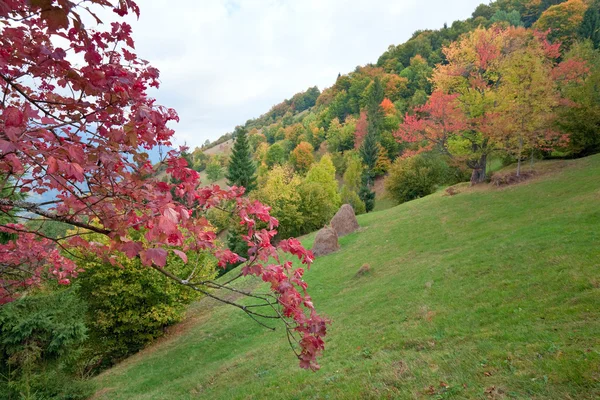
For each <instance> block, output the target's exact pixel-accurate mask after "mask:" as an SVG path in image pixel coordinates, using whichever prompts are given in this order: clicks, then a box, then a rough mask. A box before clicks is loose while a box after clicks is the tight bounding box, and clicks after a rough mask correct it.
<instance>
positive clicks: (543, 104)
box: [489, 34, 566, 176]
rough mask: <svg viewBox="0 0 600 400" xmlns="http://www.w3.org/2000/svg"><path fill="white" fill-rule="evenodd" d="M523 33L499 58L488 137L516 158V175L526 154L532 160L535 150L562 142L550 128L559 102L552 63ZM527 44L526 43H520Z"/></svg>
mask: <svg viewBox="0 0 600 400" xmlns="http://www.w3.org/2000/svg"><path fill="white" fill-rule="evenodd" d="M530 39H531V38H530V37H529V35H527V34H522V35H520V36H517V37H513V38H512V42H513V46H517V47H518V50H516V51H513V52H512V53H510V54H508V55H507V56H506V57H504V58H503V59H502V61H501V62H500V63H499V65H498V72H499V74H500V75H501V76H502V83H501V85H499V87H498V96H497V103H498V113H499V114H498V116H497V121H496V123H495V125H496V126H495V127H494V128H493V129H492V132H489V133H490V134H492V135H494V134H500V135H501V138H500V140H498V142H499V143H500V144H501V145H502V146H504V148H505V149H506V150H508V152H509V153H511V154H513V155H514V156H515V158H516V159H517V176H519V175H520V172H521V161H522V160H523V157H524V155H525V152H528V153H529V154H530V155H531V159H532V160H533V156H534V151H535V150H536V149H544V150H547V149H553V148H555V147H556V146H557V145H560V144H561V143H566V140H565V137H563V135H562V134H560V133H559V132H557V131H556V130H554V129H553V122H554V119H555V116H556V110H557V107H558V104H559V100H560V94H559V92H558V88H557V85H556V82H555V81H554V79H553V76H552V68H553V62H552V60H551V59H549V58H547V57H545V55H544V50H543V48H542V47H541V46H540V44H539V42H537V41H533V42H530ZM523 42H528V43H523Z"/></svg>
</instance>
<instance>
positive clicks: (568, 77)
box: [552, 58, 590, 83]
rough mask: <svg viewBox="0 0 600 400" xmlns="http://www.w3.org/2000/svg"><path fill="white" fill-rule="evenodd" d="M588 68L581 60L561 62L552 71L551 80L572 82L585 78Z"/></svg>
mask: <svg viewBox="0 0 600 400" xmlns="http://www.w3.org/2000/svg"><path fill="white" fill-rule="evenodd" d="M589 72H590V67H589V66H588V65H587V63H586V62H585V61H583V60H579V59H575V58H571V59H568V60H566V61H563V62H561V63H560V64H558V65H557V66H556V67H554V69H553V70H552V79H553V80H555V81H557V82H563V83H567V82H573V81H578V80H580V79H582V78H583V77H585V76H586V75H587V74H588V73H589Z"/></svg>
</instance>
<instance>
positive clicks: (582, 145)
mask: <svg viewBox="0 0 600 400" xmlns="http://www.w3.org/2000/svg"><path fill="white" fill-rule="evenodd" d="M564 59H565V61H564V62H565V63H569V64H571V65H572V61H573V60H575V61H577V60H583V61H585V62H586V66H588V67H589V72H588V73H587V74H584V75H583V76H582V79H581V80H575V81H570V82H567V83H566V84H562V85H560V86H561V92H562V93H563V96H564V98H565V99H566V100H568V101H563V102H561V105H560V108H559V110H558V112H557V126H558V128H559V129H560V130H561V131H562V132H564V133H566V134H567V135H568V136H569V145H568V146H569V151H570V152H571V153H572V154H573V155H576V156H587V155H590V154H594V153H598V152H600V52H598V51H597V50H594V47H593V44H592V43H591V41H586V42H583V43H576V44H575V45H574V46H573V47H572V48H571V50H570V51H569V52H568V53H567V54H565V56H564Z"/></svg>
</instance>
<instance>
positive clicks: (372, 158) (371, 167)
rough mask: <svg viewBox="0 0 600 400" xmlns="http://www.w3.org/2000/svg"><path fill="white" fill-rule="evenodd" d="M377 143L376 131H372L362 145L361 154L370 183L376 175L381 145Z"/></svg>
mask: <svg viewBox="0 0 600 400" xmlns="http://www.w3.org/2000/svg"><path fill="white" fill-rule="evenodd" d="M377 145H378V143H377V137H376V136H375V132H374V131H370V132H368V133H367V135H366V136H365V140H364V141H363V143H362V146H361V147H360V155H361V157H362V159H363V163H364V164H365V166H366V169H365V174H366V177H367V182H368V184H369V185H371V184H372V180H373V178H374V177H375V172H374V171H375V165H376V164H377V159H378V157H379V147H378V146H377Z"/></svg>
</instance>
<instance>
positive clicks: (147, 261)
mask: <svg viewBox="0 0 600 400" xmlns="http://www.w3.org/2000/svg"><path fill="white" fill-rule="evenodd" d="M140 258H141V259H142V264H144V265H152V264H155V265H157V266H159V267H164V266H165V265H167V251H166V250H165V249H160V248H158V249H148V250H145V251H142V252H141V253H140Z"/></svg>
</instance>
